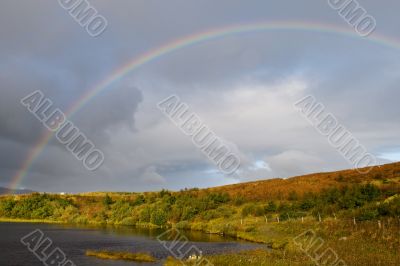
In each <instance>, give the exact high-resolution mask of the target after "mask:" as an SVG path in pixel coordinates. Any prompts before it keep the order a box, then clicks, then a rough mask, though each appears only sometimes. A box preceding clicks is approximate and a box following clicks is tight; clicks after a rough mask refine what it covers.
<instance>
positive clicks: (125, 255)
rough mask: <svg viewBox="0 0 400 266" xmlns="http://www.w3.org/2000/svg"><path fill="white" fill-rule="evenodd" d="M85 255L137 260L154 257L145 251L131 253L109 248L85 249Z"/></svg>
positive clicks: (151, 259)
mask: <svg viewBox="0 0 400 266" xmlns="http://www.w3.org/2000/svg"><path fill="white" fill-rule="evenodd" d="M85 254H86V256H91V257H96V258H99V259H105V260H128V261H137V262H155V261H156V259H155V258H154V257H152V256H151V255H149V254H146V253H132V252H122V251H109V250H87V251H86V253H85Z"/></svg>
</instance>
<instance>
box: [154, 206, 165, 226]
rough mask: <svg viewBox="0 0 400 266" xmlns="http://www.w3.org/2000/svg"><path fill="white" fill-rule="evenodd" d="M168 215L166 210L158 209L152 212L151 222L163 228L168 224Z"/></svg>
mask: <svg viewBox="0 0 400 266" xmlns="http://www.w3.org/2000/svg"><path fill="white" fill-rule="evenodd" d="M167 217H168V214H167V212H166V211H165V210H164V209H161V208H156V209H154V210H153V211H152V212H151V218H150V222H151V223H152V224H155V225H158V226H163V225H165V224H166V223H167Z"/></svg>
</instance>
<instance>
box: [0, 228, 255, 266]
mask: <svg viewBox="0 0 400 266" xmlns="http://www.w3.org/2000/svg"><path fill="white" fill-rule="evenodd" d="M35 229H40V230H42V231H43V232H44V233H45V235H46V236H47V237H49V238H50V239H51V240H52V241H53V245H54V247H60V248H61V249H62V250H63V251H64V252H65V253H66V255H67V257H68V258H69V259H71V260H72V261H73V262H74V263H75V264H76V266H80V265H82V266H86V265H87V266H97V265H112V266H125V265H162V260H163V259H165V258H166V257H168V256H170V254H169V252H168V250H165V248H164V247H163V246H162V245H161V244H160V243H159V242H158V241H157V236H159V235H160V234H162V233H164V232H165V230H164V229H147V228H135V227H128V226H102V227H98V226H96V227H95V226H75V225H48V224H25V223H0V250H1V253H2V254H1V256H0V265H1V266H3V265H4V266H6V265H7V266H8V265H10V266H31V265H32V266H36V265H38V266H39V265H43V264H42V263H41V262H40V261H39V260H38V259H37V258H36V257H35V256H34V255H33V254H31V253H30V251H29V250H28V249H27V248H26V247H25V246H24V245H22V244H21V243H20V239H21V237H23V236H25V235H27V234H28V233H30V232H32V231H33V230H35ZM181 233H183V235H185V236H186V237H187V238H188V239H189V241H190V242H192V243H191V244H194V245H195V246H197V247H198V248H199V249H200V250H201V251H203V253H204V254H215V253H223V252H230V251H238V250H243V249H254V248H256V247H259V245H256V244H252V243H247V242H243V241H236V240H235V239H232V238H225V237H222V236H219V235H208V234H204V233H201V232H192V231H182V232H181ZM166 240H167V239H166ZM87 249H109V250H118V251H131V252H147V253H150V254H151V255H153V256H154V257H155V258H157V259H159V261H158V262H157V263H146V264H143V263H142V264H139V263H133V262H124V261H108V260H99V259H96V258H93V257H87V256H85V255H84V253H85V251H86V250H87Z"/></svg>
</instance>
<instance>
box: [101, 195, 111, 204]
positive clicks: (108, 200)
mask: <svg viewBox="0 0 400 266" xmlns="http://www.w3.org/2000/svg"><path fill="white" fill-rule="evenodd" d="M103 204H104V205H106V206H109V205H111V204H113V200H112V198H111V197H110V196H109V195H108V194H107V195H106V196H105V197H104V200H103Z"/></svg>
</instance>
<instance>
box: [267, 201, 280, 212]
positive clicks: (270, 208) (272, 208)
mask: <svg viewBox="0 0 400 266" xmlns="http://www.w3.org/2000/svg"><path fill="white" fill-rule="evenodd" d="M264 209H265V212H266V213H271V212H276V211H277V210H278V206H277V205H276V203H275V202H273V201H270V202H268V205H266V206H265V208H264Z"/></svg>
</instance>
